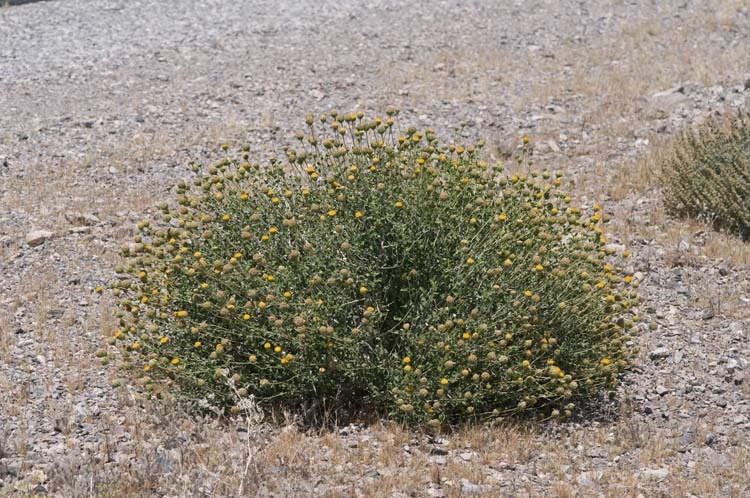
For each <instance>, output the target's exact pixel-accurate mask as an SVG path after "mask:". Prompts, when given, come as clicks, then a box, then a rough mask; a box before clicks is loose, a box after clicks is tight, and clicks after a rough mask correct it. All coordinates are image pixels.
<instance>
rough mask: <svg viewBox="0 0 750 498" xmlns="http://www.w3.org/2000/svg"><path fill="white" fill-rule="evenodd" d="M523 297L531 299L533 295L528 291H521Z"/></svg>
mask: <svg viewBox="0 0 750 498" xmlns="http://www.w3.org/2000/svg"><path fill="white" fill-rule="evenodd" d="M523 295H524V296H526V297H531V296H532V295H534V293H533V292H531V291H530V290H526V291H523Z"/></svg>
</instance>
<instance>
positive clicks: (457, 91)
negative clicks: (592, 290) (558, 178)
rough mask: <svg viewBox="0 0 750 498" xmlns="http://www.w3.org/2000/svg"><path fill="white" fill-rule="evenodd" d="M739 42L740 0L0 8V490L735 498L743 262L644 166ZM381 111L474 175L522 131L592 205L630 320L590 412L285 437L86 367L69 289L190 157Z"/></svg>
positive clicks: (745, 460)
mask: <svg viewBox="0 0 750 498" xmlns="http://www.w3.org/2000/svg"><path fill="white" fill-rule="evenodd" d="M749 34H750V6H748V4H747V3H746V2H745V1H743V0H701V1H699V0H664V1H659V2H656V1H632V2H625V1H620V0H600V1H572V0H554V1H553V0H547V1H545V0H526V1H523V2H522V1H514V0H508V1H501V2H500V1H482V0H476V1H471V2H464V1H459V0H442V1H434V2H408V3H407V2H397V1H391V0H369V1H363V2H358V1H357V2H346V1H338V2H332V1H329V0H319V1H315V2H313V1H309V2H305V1H302V2H288V1H273V2H271V1H266V0H248V1H238V0H233V1H229V0H200V1H199V0H180V1H176V0H174V1H172V0H159V1H157V0H127V1H125V0H51V1H45V2H37V3H30V4H25V5H20V6H4V7H0V275H2V278H0V497H1V496H60V497H84V496H86V497H88V496H104V497H125V496H134V497H135V496H141V497H147V496H148V497H150V496H161V497H167V496H168V497H183V496H206V497H214V496H264V497H270V496H275V497H308V496H321V497H344V496H345V497H355V496H357V497H375V496H382V497H392V498H396V497H408V496H413V497H422V496H427V497H442V496H445V497H458V496H493V497H494V496H498V497H505V496H507V497H542V496H544V497H547V496H554V497H561V498H563V497H573V496H581V497H584V496H592V497H599V496H603V497H645V498H647V497H711V496H721V497H742V496H748V495H749V494H750V484H749V483H750V481H748V478H747V476H748V473H750V452H749V451H750V450H748V445H749V444H750V376H749V375H748V371H749V370H748V368H749V365H748V360H749V356H748V355H749V353H750V346H749V345H748V340H749V339H750V281H749V280H748V276H749V275H750V266H749V262H750V246H748V245H747V244H744V243H742V242H741V241H739V240H737V239H735V238H732V237H731V236H728V235H724V234H720V233H716V232H714V231H712V230H711V229H710V227H707V226H704V225H701V224H700V223H698V222H694V221H688V220H676V219H672V218H670V217H669V216H667V215H666V214H665V213H664V210H663V208H662V206H661V200H660V191H659V182H658V174H656V171H658V161H659V157H660V154H662V153H663V151H664V150H666V148H668V146H669V141H670V139H671V138H672V137H674V136H675V135H676V133H678V132H679V130H681V129H683V128H685V127H690V126H693V125H696V124H698V123H700V122H701V121H702V120H704V119H705V118H706V117H708V116H710V115H712V114H726V113H728V112H731V111H732V110H733V109H737V108H742V107H745V106H747V104H748V103H750V36H748V35H749ZM389 104H394V105H397V106H399V107H400V108H401V109H402V115H401V120H402V122H404V123H408V124H413V125H416V126H421V127H424V126H433V127H435V129H436V130H438V132H439V134H440V135H441V136H445V137H457V138H456V140H460V139H462V138H463V139H466V140H469V139H470V138H472V137H479V136H481V137H485V138H486V139H487V141H488V144H489V145H490V146H489V147H488V149H489V155H490V157H491V158H492V159H501V158H504V157H508V156H510V155H512V154H513V151H514V150H515V147H516V146H517V144H519V143H520V139H521V137H522V136H523V135H528V136H530V137H531V144H532V146H533V154H534V161H535V163H536V164H539V165H545V166H548V167H549V168H555V169H562V170H564V171H565V172H566V182H567V185H566V187H567V188H568V190H569V191H571V192H572V193H573V196H574V201H575V202H576V203H578V204H580V205H583V206H590V205H592V204H593V203H595V202H599V203H601V204H603V206H604V208H605V210H606V212H607V213H608V214H609V215H610V216H611V218H612V219H613V221H612V223H610V225H609V232H610V233H609V234H608V238H609V239H610V240H611V241H613V242H615V243H617V244H620V245H623V246H626V247H628V248H629V249H630V250H631V252H632V254H633V256H632V261H631V263H632V265H633V271H634V273H635V274H636V275H637V278H638V279H639V280H640V282H641V300H642V304H641V309H640V310H639V311H640V313H641V315H642V316H643V317H644V318H645V320H644V326H643V327H642V328H641V329H640V331H639V334H638V336H637V338H636V340H635V342H636V344H634V346H635V347H637V348H638V350H639V357H638V364H637V367H636V368H634V369H633V370H631V371H630V372H628V373H627V374H626V375H625V376H624V378H623V379H622V384H621V388H620V391H619V394H618V397H617V398H616V400H615V401H614V402H612V403H607V404H604V405H602V406H592V407H589V408H588V409H587V411H586V412H585V415H586V416H581V417H578V418H577V419H575V420H573V421H569V422H565V423H562V424H544V425H541V426H539V425H536V426H535V425H528V424H524V423H515V424H514V423H511V424H508V425H506V426H502V427H494V428H478V427H474V428H471V427H467V428H459V429H456V430H455V431H452V432H449V433H446V434H443V435H441V436H440V437H437V438H429V437H427V436H425V435H422V434H420V433H417V432H413V431H409V430H406V429H404V428H401V427H399V426H396V425H393V424H388V423H378V424H356V425H346V426H341V427H336V428H327V429H320V430H316V431H310V430H307V431H303V430H300V429H299V428H297V427H296V426H295V425H294V424H292V423H291V422H289V421H285V420H275V421H266V422H265V423H248V421H247V420H245V419H242V418H239V419H236V420H229V421H227V420H221V421H216V420H212V419H209V418H200V417H195V416H191V415H190V414H188V413H185V412H184V410H183V409H182V408H181V407H180V405H179V404H176V403H174V402H172V401H169V400H167V401H164V402H159V403H156V402H145V401H142V400H141V399H140V398H139V397H137V396H136V395H135V393H134V392H133V391H132V389H130V388H129V387H128V386H127V383H126V382H124V381H123V380H122V373H121V372H120V371H118V369H117V368H116V366H115V365H114V364H109V365H102V364H101V362H100V361H99V359H98V358H97V357H96V353H97V350H99V349H101V348H102V347H106V340H107V338H108V336H111V334H112V333H113V330H114V321H113V318H112V317H111V314H110V312H109V310H110V308H111V306H112V302H111V301H110V298H109V297H107V295H106V294H105V295H101V296H100V295H98V294H96V293H95V292H94V289H95V287H96V286H99V285H106V284H107V282H108V281H109V280H110V279H112V278H113V267H114V265H115V264H116V263H117V261H118V249H119V247H120V245H121V244H122V243H123V242H125V241H127V240H128V238H129V237H132V235H133V233H134V224H135V222H136V221H137V220H139V219H141V218H142V217H143V216H146V215H147V213H149V212H151V211H153V210H154V209H155V207H156V206H157V204H158V203H159V202H160V201H161V200H162V199H164V198H167V197H168V196H170V195H172V194H171V192H172V190H171V187H172V186H173V185H174V184H175V183H176V182H177V181H178V180H179V179H181V178H187V177H188V176H189V172H190V170H189V168H188V167H187V165H188V162H189V161H210V160H211V159H212V158H216V157H217V156H218V147H219V144H221V143H230V144H240V143H249V144H251V150H252V152H253V154H254V155H255V156H256V157H258V158H260V159H262V158H264V157H268V155H269V154H271V153H273V152H274V150H278V148H279V147H280V146H281V145H283V143H284V142H285V141H286V140H288V139H290V138H291V137H292V134H293V132H294V131H296V130H297V128H298V127H300V125H302V123H303V118H304V114H305V113H306V112H308V111H312V112H315V113H318V112H327V111H329V110H330V109H332V108H337V109H341V110H359V109H362V110H367V111H369V112H371V113H377V112H382V111H383V110H384V109H385V107H386V106H387V105H389ZM461 121H465V122H466V124H467V126H466V127H465V128H463V129H458V128H457V125H458V123H459V122H461ZM646 323H648V324H653V326H651V327H649V326H646V325H645V324H646ZM118 382H119V383H121V384H122V385H120V386H119V387H114V386H116V385H117V384H118Z"/></svg>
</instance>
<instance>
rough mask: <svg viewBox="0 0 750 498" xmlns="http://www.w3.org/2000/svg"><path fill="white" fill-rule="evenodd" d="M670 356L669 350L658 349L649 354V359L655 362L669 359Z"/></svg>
mask: <svg viewBox="0 0 750 498" xmlns="http://www.w3.org/2000/svg"><path fill="white" fill-rule="evenodd" d="M670 355H671V351H669V349H667V348H656V349H654V350H653V351H650V352H649V353H648V357H649V358H650V359H651V360H653V361H656V360H662V359H664V358H668V357H669V356H670Z"/></svg>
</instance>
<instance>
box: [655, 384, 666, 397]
mask: <svg viewBox="0 0 750 498" xmlns="http://www.w3.org/2000/svg"><path fill="white" fill-rule="evenodd" d="M668 392H669V389H667V388H666V387H664V386H662V385H661V384H659V385H658V386H656V394H658V395H659V396H664V395H665V394H667V393H668Z"/></svg>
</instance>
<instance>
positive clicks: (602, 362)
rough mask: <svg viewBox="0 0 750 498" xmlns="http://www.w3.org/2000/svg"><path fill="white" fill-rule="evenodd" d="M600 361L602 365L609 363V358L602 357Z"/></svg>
mask: <svg viewBox="0 0 750 498" xmlns="http://www.w3.org/2000/svg"><path fill="white" fill-rule="evenodd" d="M599 363H601V364H602V365H609V358H602V359H601V360H600V361H599Z"/></svg>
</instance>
